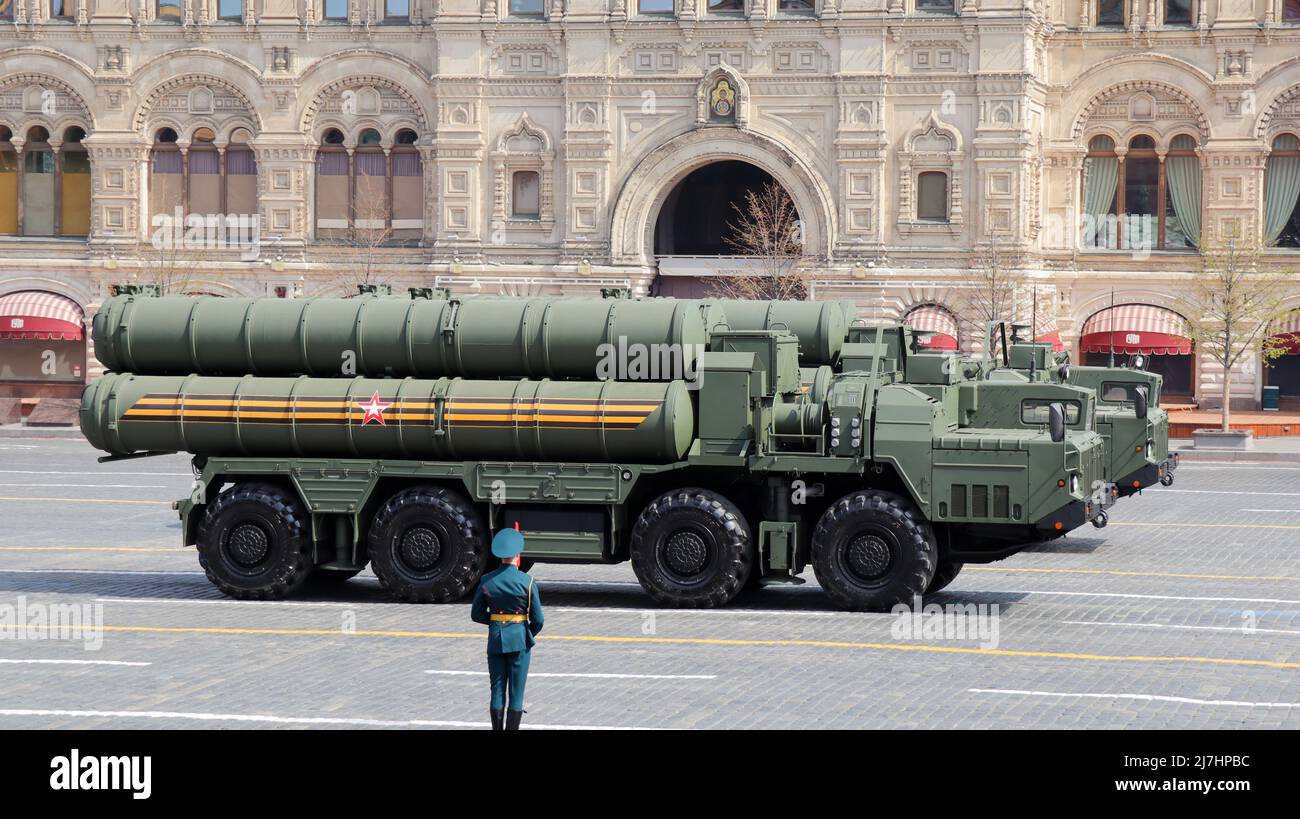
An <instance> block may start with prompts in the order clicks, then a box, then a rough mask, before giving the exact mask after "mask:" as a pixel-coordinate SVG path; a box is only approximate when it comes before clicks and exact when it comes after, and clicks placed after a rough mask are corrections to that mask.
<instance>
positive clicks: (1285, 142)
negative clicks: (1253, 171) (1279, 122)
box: [1264, 134, 1300, 248]
mask: <svg viewBox="0 0 1300 819" xmlns="http://www.w3.org/2000/svg"><path fill="white" fill-rule="evenodd" d="M1264 244H1266V245H1271V246H1273V247H1286V248H1300V136H1296V135H1295V134H1280V135H1279V136H1278V137H1277V138H1275V139H1274V140H1273V145H1272V150H1271V151H1270V152H1269V155H1268V164H1267V166H1266V167H1265V170H1264Z"/></svg>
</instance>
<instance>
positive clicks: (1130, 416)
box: [1007, 325, 1178, 520]
mask: <svg viewBox="0 0 1300 819" xmlns="http://www.w3.org/2000/svg"><path fill="white" fill-rule="evenodd" d="M1027 330H1028V325H1013V332H1012V339H1011V345H1010V347H1011V349H1010V355H1009V359H1008V362H1007V366H1008V367H1010V368H1011V369H1013V370H1015V371H1016V372H1019V373H1022V374H1024V375H1025V376H1026V377H1027V378H1029V379H1031V380H1048V381H1054V382H1057V383H1069V384H1072V385H1074V386H1077V387H1083V388H1084V389H1088V390H1091V391H1092V392H1093V394H1095V395H1096V396H1097V431H1098V432H1099V433H1101V436H1102V438H1103V439H1104V440H1105V442H1106V477H1107V479H1108V480H1109V481H1111V482H1112V483H1114V484H1115V488H1116V491H1117V492H1118V494H1119V497H1128V496H1130V495H1134V494H1136V493H1138V492H1141V491H1142V490H1143V489H1145V488H1147V487H1149V486H1154V485H1155V484H1157V483H1159V484H1161V485H1162V486H1171V485H1173V482H1174V470H1176V469H1177V468H1178V456H1177V454H1176V453H1174V454H1171V453H1170V452H1169V414H1168V413H1167V412H1165V410H1163V409H1161V408H1160V390H1161V386H1162V382H1163V379H1162V378H1161V376H1160V375H1159V374H1157V373H1150V372H1146V371H1144V370H1142V369H1141V366H1140V364H1139V366H1137V367H1075V366H1071V365H1070V360H1069V354H1068V353H1053V351H1052V345H1050V344H1044V343H1041V342H1032V341H1025V340H1023V339H1022V338H1021V335H1023V334H1025V333H1026V332H1027ZM1139 359H1140V357H1139ZM1103 520H1104V519H1103Z"/></svg>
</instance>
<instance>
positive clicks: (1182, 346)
mask: <svg viewBox="0 0 1300 819" xmlns="http://www.w3.org/2000/svg"><path fill="white" fill-rule="evenodd" d="M1112 345H1114V346H1113V349H1114V350H1115V352H1117V353H1123V354H1124V355H1134V354H1135V353H1142V354H1143V355H1190V354H1191V352H1192V339H1191V328H1190V327H1188V324H1187V319H1185V318H1183V317H1182V316H1180V315H1178V314H1177V313H1175V312H1174V311H1173V310H1166V309H1165V308H1163V307H1156V306H1155V305H1154V304H1119V305H1116V306H1114V307H1108V308H1106V309H1105V310H1102V311H1101V312H1100V313H1094V314H1093V316H1092V318H1090V319H1088V320H1087V321H1085V322H1084V323H1083V332H1082V333H1080V334H1079V348H1080V349H1081V350H1083V352H1085V353H1106V352H1110V350H1111V349H1112Z"/></svg>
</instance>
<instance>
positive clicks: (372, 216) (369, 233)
mask: <svg viewBox="0 0 1300 819" xmlns="http://www.w3.org/2000/svg"><path fill="white" fill-rule="evenodd" d="M350 210H351V218H350V219H348V225H349V226H348V227H347V228H346V229H345V230H342V231H339V232H337V233H336V234H335V236H334V238H332V239H331V240H330V242H329V243H330V244H331V245H333V246H335V247H336V248H338V252H337V254H336V256H335V258H336V259H337V260H338V264H339V265H340V271H339V275H338V277H337V286H338V287H339V288H340V289H342V290H344V291H345V292H347V293H349V294H354V293H356V289H357V285H369V284H388V283H389V282H388V281H387V276H386V274H385V272H384V270H383V266H384V263H385V257H386V255H387V254H386V253H385V251H384V248H385V247H388V246H390V245H391V244H392V242H393V228H392V227H391V222H390V221H389V220H388V211H387V210H386V209H385V207H384V204H383V202H377V201H363V202H357V203H356V204H354V205H353V206H352V207H351V209H350Z"/></svg>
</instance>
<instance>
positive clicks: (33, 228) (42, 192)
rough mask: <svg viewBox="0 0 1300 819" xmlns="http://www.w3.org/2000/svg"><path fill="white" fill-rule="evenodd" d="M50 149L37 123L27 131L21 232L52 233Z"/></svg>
mask: <svg viewBox="0 0 1300 819" xmlns="http://www.w3.org/2000/svg"><path fill="white" fill-rule="evenodd" d="M54 177H55V162H54V149H53V148H52V147H51V146H50V132H49V131H47V130H45V129H44V128H42V127H41V126H39V125H35V126H33V127H32V128H31V129H30V130H28V132H27V143H26V144H25V145H24V146H23V175H22V180H21V182H20V185H21V187H22V190H23V195H22V203H23V205H22V206H23V210H22V222H23V235H24V236H53V235H54V233H55V230H54V192H55V190H56V189H57V187H58V186H57V185H56V184H55V180H54Z"/></svg>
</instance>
